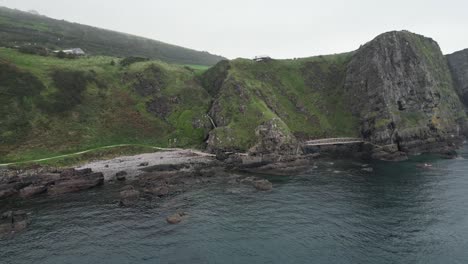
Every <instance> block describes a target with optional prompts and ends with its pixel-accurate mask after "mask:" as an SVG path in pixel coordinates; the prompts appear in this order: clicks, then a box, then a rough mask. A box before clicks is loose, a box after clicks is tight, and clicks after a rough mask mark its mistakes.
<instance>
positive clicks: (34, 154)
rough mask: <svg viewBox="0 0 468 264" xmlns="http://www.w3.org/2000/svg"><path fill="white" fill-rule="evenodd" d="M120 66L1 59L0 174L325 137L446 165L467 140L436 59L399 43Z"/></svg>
mask: <svg viewBox="0 0 468 264" xmlns="http://www.w3.org/2000/svg"><path fill="white" fill-rule="evenodd" d="M461 60H463V58H462V59H461ZM121 62H122V59H118V58H114V57H88V58H79V59H59V58H55V57H42V56H36V55H28V54H22V53H19V52H17V51H16V50H13V49H7V48H2V49H0V67H1V71H0V143H1V144H0V162H8V161H16V160H28V159H34V158H43V157H50V156H53V155H56V154H63V153H69V152H73V151H80V150H85V149H90V148H97V147H101V146H107V145H113V144H128V143H137V144H150V145H157V146H159V147H198V148H206V149H207V150H208V151H210V152H214V153H222V152H231V151H241V152H249V153H251V154H255V155H257V154H259V155H262V154H269V153H289V154H294V153H297V152H298V151H299V152H300V148H299V147H298V146H299V145H300V144H299V143H300V142H303V141H304V140H308V139H317V138H330V137H360V138H363V139H364V140H365V141H367V142H369V143H370V145H371V146H372V149H373V150H372V154H373V155H374V157H375V158H379V159H401V158H404V157H405V156H406V155H407V154H411V153H421V152H439V153H450V151H452V150H453V148H454V147H455V146H456V144H455V143H454V142H453V141H454V140H458V139H459V138H460V136H462V135H463V134H465V135H466V133H467V132H468V129H467V128H468V126H467V124H468V122H467V116H466V113H465V111H464V106H463V104H462V101H461V100H460V97H459V95H458V94H457V89H456V85H455V84H454V81H453V78H452V74H454V71H453V69H452V72H451V71H450V68H449V66H448V62H447V59H446V57H444V56H443V54H442V53H441V51H440V48H439V46H438V44H437V43H436V42H435V41H434V40H432V39H430V38H426V37H424V36H420V35H417V34H413V33H410V32H407V31H399V32H388V33H384V34H382V35H380V36H378V37H376V38H375V39H374V40H372V41H370V42H368V43H367V44H365V45H363V46H362V47H361V48H360V49H359V50H357V51H354V52H351V53H343V54H336V55H329V56H317V57H311V58H304V59H295V60H273V59H271V60H266V61H262V62H254V61H251V60H246V59H236V60H232V61H222V62H219V63H218V64H217V65H215V66H213V67H211V68H209V69H208V70H206V71H205V70H204V69H203V68H196V69H194V68H189V67H187V66H179V65H171V64H167V63H163V62H160V61H146V62H138V63H133V64H131V65H129V66H122V65H121ZM457 65H458V64H457ZM460 65H464V64H463V63H461V64H460ZM452 66H453V65H452ZM452 68H453V67H452ZM464 70H465V69H464V67H462V68H460V69H459V71H458V72H464ZM455 76H458V75H456V74H455ZM460 80H462V81H463V78H460ZM459 82H460V81H458V83H457V85H462V86H461V87H465V86H466V84H459ZM457 87H458V86H457Z"/></svg>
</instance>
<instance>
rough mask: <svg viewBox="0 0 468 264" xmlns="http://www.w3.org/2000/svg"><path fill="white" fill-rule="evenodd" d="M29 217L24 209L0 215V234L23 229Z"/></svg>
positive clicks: (26, 225) (27, 223)
mask: <svg viewBox="0 0 468 264" xmlns="http://www.w3.org/2000/svg"><path fill="white" fill-rule="evenodd" d="M29 223H30V221H29V217H28V215H27V213H26V212H24V211H8V212H5V213H3V214H2V215H0V236H1V235H6V234H9V233H12V232H20V231H23V230H25V229H26V228H27V227H28V225H29Z"/></svg>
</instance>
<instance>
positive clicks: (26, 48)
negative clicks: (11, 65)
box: [18, 46, 49, 56]
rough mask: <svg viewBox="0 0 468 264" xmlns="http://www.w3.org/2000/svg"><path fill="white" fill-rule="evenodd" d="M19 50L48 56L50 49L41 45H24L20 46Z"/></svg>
mask: <svg viewBox="0 0 468 264" xmlns="http://www.w3.org/2000/svg"><path fill="white" fill-rule="evenodd" d="M18 51H19V52H21V53H25V54H33V55H40V56H48V55H49V50H48V49H47V48H44V47H40V46H22V47H19V48H18Z"/></svg>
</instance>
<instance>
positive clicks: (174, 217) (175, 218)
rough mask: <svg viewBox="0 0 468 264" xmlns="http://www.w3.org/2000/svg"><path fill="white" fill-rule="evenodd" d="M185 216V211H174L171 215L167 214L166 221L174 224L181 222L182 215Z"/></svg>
mask: <svg viewBox="0 0 468 264" xmlns="http://www.w3.org/2000/svg"><path fill="white" fill-rule="evenodd" d="M183 216H185V213H175V214H173V215H171V216H168V217H167V218H166V221H167V223H169V224H171V225H175V224H178V223H180V222H182V217H183Z"/></svg>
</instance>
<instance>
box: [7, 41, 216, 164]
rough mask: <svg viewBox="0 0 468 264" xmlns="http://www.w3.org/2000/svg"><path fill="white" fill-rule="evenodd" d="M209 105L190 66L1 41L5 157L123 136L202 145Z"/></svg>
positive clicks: (111, 141)
mask: <svg viewBox="0 0 468 264" xmlns="http://www.w3.org/2000/svg"><path fill="white" fill-rule="evenodd" d="M209 106H210V96H209V94H208V93H207V92H206V91H205V90H204V89H203V88H202V87H201V86H200V85H199V84H198V82H197V81H196V71H195V70H193V69H190V68H188V67H184V66H178V65H170V64H166V63H163V62H159V61H150V62H140V63H135V64H132V65H130V66H128V67H122V66H120V65H119V59H116V58H112V57H89V58H80V59H58V58H55V57H42V56H36V55H27V54H22V53H19V52H17V51H15V50H12V49H7V48H0V161H14V160H24V159H34V158H41V157H49V156H53V155H56V154H62V153H69V152H73V151H79V150H84V149H90V148H95V147H100V146H106V145H112V144H120V143H139V144H151V145H157V146H179V147H184V146H185V147H187V146H192V147H193V146H199V145H200V144H201V143H202V142H203V140H204V139H205V138H206V136H207V133H208V131H209V129H211V127H210V123H209V120H208V119H207V118H206V115H205V113H206V112H207V111H208V109H209Z"/></svg>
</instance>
